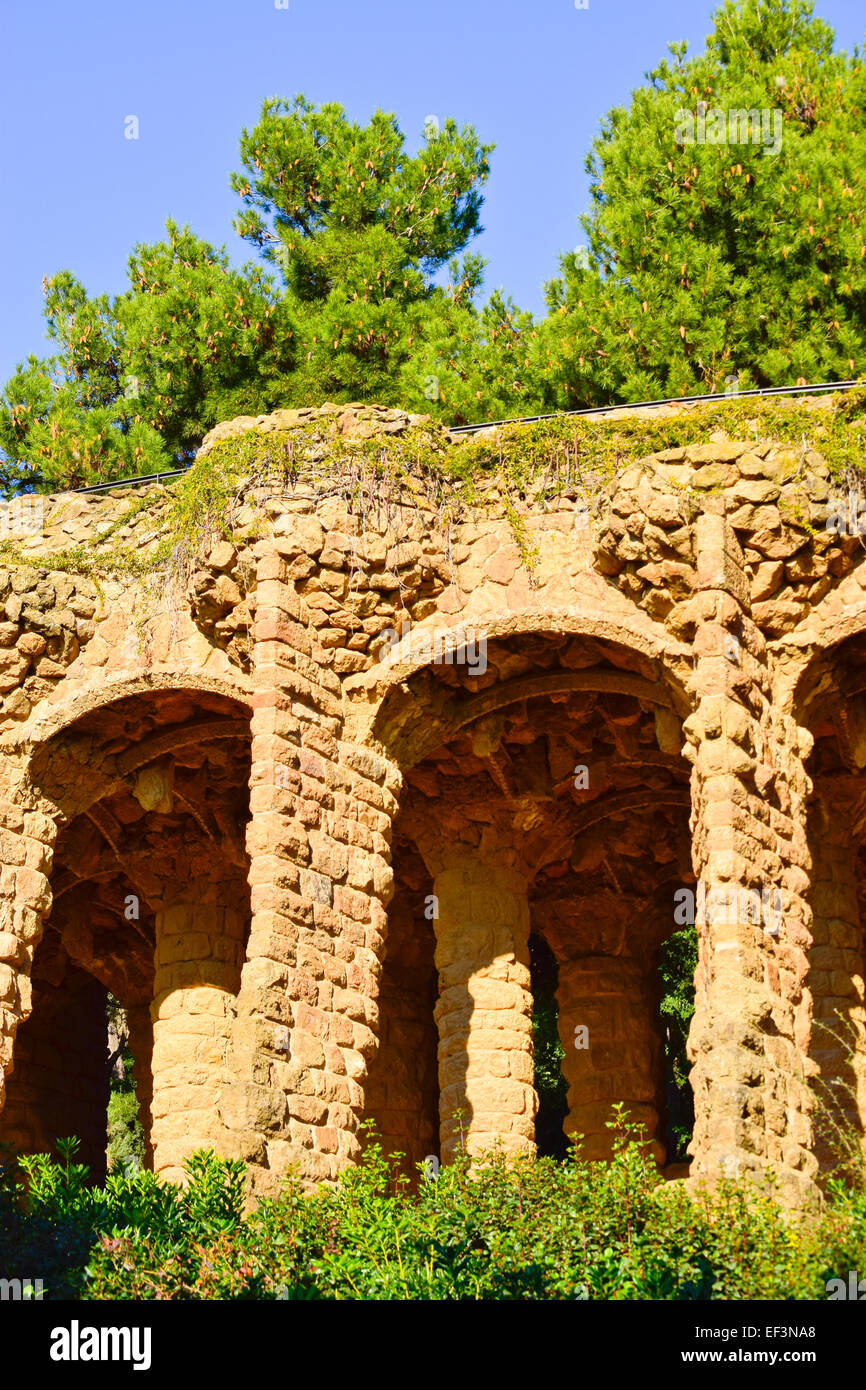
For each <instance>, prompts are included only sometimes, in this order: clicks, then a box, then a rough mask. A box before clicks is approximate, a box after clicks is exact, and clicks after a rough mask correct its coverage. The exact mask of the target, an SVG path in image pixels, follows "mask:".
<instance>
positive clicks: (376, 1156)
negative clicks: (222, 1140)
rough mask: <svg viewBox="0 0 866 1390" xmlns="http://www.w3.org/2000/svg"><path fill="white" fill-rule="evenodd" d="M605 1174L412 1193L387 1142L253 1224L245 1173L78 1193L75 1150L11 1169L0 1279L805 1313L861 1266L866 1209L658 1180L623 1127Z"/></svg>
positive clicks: (856, 1194) (145, 1180)
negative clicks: (725, 1305) (728, 1306)
mask: <svg viewBox="0 0 866 1390" xmlns="http://www.w3.org/2000/svg"><path fill="white" fill-rule="evenodd" d="M612 1124H613V1125H614V1127H615V1128H616V1130H617V1134H616V1143H615V1154H614V1157H613V1159H612V1161H611V1162H610V1163H608V1164H602V1163H590V1162H587V1161H584V1160H582V1159H581V1158H580V1157H579V1155H572V1156H571V1157H570V1158H569V1159H568V1160H567V1161H565V1162H556V1161H555V1160H553V1159H549V1158H542V1159H535V1160H527V1159H522V1160H508V1161H507V1160H506V1159H505V1158H504V1157H502V1156H501V1155H500V1156H496V1155H493V1156H491V1159H490V1161H489V1162H488V1163H487V1164H486V1166H484V1167H483V1168H480V1169H479V1168H476V1169H475V1170H474V1171H473V1172H472V1174H471V1175H470V1174H469V1172H468V1169H467V1164H466V1162H465V1160H463V1159H462V1158H461V1159H458V1160H457V1161H455V1162H454V1163H452V1164H450V1165H449V1166H447V1167H445V1168H443V1169H442V1170H441V1171H440V1174H439V1176H438V1178H436V1179H435V1180H432V1181H420V1182H418V1183H414V1182H411V1181H410V1180H408V1179H407V1178H406V1177H405V1176H402V1175H401V1173H400V1170H399V1161H398V1160H397V1159H396V1157H395V1156H393V1155H392V1156H390V1157H387V1156H386V1155H385V1154H384V1153H383V1151H382V1149H381V1147H380V1146H379V1145H378V1144H377V1143H376V1142H371V1143H369V1144H368V1145H367V1147H366V1149H365V1153H364V1157H363V1160H362V1161H361V1163H360V1164H359V1165H358V1166H357V1167H355V1168H352V1169H350V1170H348V1171H346V1172H345V1173H343V1174H342V1175H341V1177H340V1178H339V1180H338V1181H337V1182H336V1183H334V1184H332V1185H330V1186H328V1187H322V1188H320V1189H319V1190H318V1191H316V1192H315V1193H314V1194H312V1195H304V1193H303V1191H302V1189H301V1185H300V1183H299V1182H298V1181H297V1180H295V1179H289V1180H287V1181H286V1183H285V1186H284V1190H283V1192H282V1194H281V1195H280V1196H279V1197H278V1198H275V1199H267V1200H264V1201H262V1202H261V1203H260V1205H259V1206H258V1208H257V1209H256V1210H255V1211H254V1212H252V1213H250V1214H248V1215H246V1216H245V1215H244V1214H243V1203H244V1171H243V1165H242V1164H240V1163H238V1162H233V1161H227V1160H224V1159H218V1158H216V1157H215V1156H214V1155H213V1154H212V1153H210V1152H202V1153H198V1154H196V1155H194V1156H193V1157H192V1158H191V1159H190V1160H189V1162H188V1164H187V1172H188V1177H189V1181H188V1185H187V1186H186V1187H185V1188H179V1187H175V1186H173V1185H171V1184H166V1183H161V1182H160V1181H159V1180H158V1179H157V1178H155V1177H154V1176H153V1174H151V1173H138V1174H136V1175H135V1176H134V1177H121V1176H118V1175H115V1176H113V1177H110V1178H109V1179H108V1180H107V1182H106V1184H105V1187H104V1188H102V1189H96V1188H92V1187H89V1186H88V1184H87V1172H86V1169H84V1168H83V1167H82V1166H81V1165H76V1164H74V1163H73V1162H72V1158H73V1156H74V1141H67V1143H66V1146H65V1152H63V1153H61V1160H60V1162H55V1161H53V1160H51V1159H50V1158H48V1157H47V1156H46V1155H38V1156H37V1157H30V1158H26V1159H20V1160H18V1162H17V1163H14V1162H7V1163H6V1164H5V1165H4V1166H3V1167H2V1168H0V1268H3V1270H4V1272H5V1273H6V1274H7V1277H8V1276H10V1275H11V1276H15V1275H27V1276H32V1277H40V1278H43V1279H44V1280H45V1283H46V1292H47V1296H48V1297H49V1298H58V1297H64V1296H66V1297H70V1296H71V1297H80V1298H91V1299H210V1298H218V1299H237V1298H240V1299H275V1298H286V1299H290V1300H299V1299H326V1300H332V1299H400V1300H402V1299H436V1300H439V1299H445V1300H452V1299H457V1300H479V1299H480V1300H494V1299H530V1300H562V1299H583V1298H590V1299H666V1300H674V1299H676V1300H683V1299H688V1300H704V1299H747V1298H757V1299H807V1298H823V1297H825V1296H826V1281H827V1279H829V1278H831V1277H834V1276H836V1275H840V1274H842V1275H846V1274H847V1271H848V1270H850V1269H862V1268H863V1267H864V1265H866V1195H864V1192H863V1190H862V1189H857V1188H856V1187H855V1188H852V1187H848V1186H843V1185H842V1183H841V1182H836V1183H834V1184H831V1188H830V1192H829V1196H828V1202H827V1205H826V1208H825V1210H824V1211H823V1212H822V1213H821V1214H820V1215H818V1216H815V1215H812V1216H804V1215H794V1214H791V1213H786V1212H785V1211H784V1210H783V1209H782V1208H780V1207H779V1206H778V1205H777V1204H776V1203H775V1202H774V1201H773V1200H772V1198H771V1197H770V1196H769V1195H767V1194H762V1193H760V1192H758V1191H757V1190H756V1189H755V1188H754V1187H752V1186H749V1185H748V1184H746V1183H741V1182H737V1181H733V1180H730V1181H725V1182H723V1183H721V1184H719V1185H718V1186H717V1187H716V1188H715V1189H714V1191H713V1192H712V1193H710V1192H708V1191H707V1192H702V1193H696V1192H694V1191H691V1190H689V1189H688V1188H687V1187H686V1186H685V1185H683V1184H680V1183H665V1182H663V1181H662V1179H661V1178H660V1176H659V1174H658V1171H657V1169H656V1168H655V1165H654V1164H653V1162H652V1161H651V1160H650V1159H649V1158H648V1157H647V1155H646V1145H645V1144H644V1143H643V1142H642V1141H641V1140H639V1139H638V1138H637V1135H636V1132H635V1130H634V1128H633V1127H632V1126H630V1125H628V1124H627V1123H626V1121H625V1119H624V1117H623V1115H622V1113H621V1112H620V1113H619V1114H618V1116H617V1118H616V1119H615V1120H614V1121H613V1122H612Z"/></svg>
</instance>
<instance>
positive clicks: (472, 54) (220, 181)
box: [0, 0, 866, 381]
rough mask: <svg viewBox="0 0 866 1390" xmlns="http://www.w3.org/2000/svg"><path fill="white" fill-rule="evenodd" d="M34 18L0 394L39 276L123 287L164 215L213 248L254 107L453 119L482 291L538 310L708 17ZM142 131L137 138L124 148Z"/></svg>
mask: <svg viewBox="0 0 866 1390" xmlns="http://www.w3.org/2000/svg"><path fill="white" fill-rule="evenodd" d="M277 3H283V0H141V2H140V3H138V4H129V3H123V0H76V2H75V3H71V0H29V3H23V4H16V5H12V4H7V6H6V7H5V13H4V15H3V18H2V20H0V43H2V49H3V53H4V64H3V85H2V91H0V113H2V123H0V132H2V133H0V149H2V171H3V195H4V196H3V214H2V216H0V308H2V317H0V325H2V326H0V381H5V379H6V378H7V376H8V375H9V373H10V372H11V371H12V369H13V368H14V366H15V363H16V362H17V361H19V360H21V359H22V358H24V357H26V355H27V353H28V352H35V353H37V354H40V355H41V354H42V353H43V352H45V351H46V344H45V338H44V326H43V321H42V317H41V311H42V289H41V282H42V277H43V276H44V275H50V274H52V273H54V272H55V271H57V270H60V269H64V268H68V269H70V270H72V271H73V272H74V273H75V274H76V275H77V276H78V277H79V278H80V279H81V280H83V282H84V284H85V285H86V287H87V289H88V291H90V292H91V293H96V292H99V291H107V292H109V293H112V294H114V293H118V292H120V291H121V290H122V289H124V288H125V285H126V278H125V269H126V259H127V256H128V254H129V252H130V250H131V249H132V247H133V245H134V244H135V243H136V242H138V241H153V240H156V239H158V238H159V237H160V236H161V234H162V230H163V225H164V223H165V219H166V217H173V218H174V219H175V221H177V222H180V223H184V222H188V223H189V224H190V226H191V227H192V229H193V231H194V232H196V233H197V234H198V235H199V236H202V237H205V238H206V239H207V240H209V241H211V242H213V243H215V244H216V245H223V244H225V245H226V246H227V248H228V250H229V254H230V255H231V257H232V259H233V260H234V261H236V262H238V263H242V262H243V261H245V260H248V259H250V258H251V250H252V248H248V247H247V245H246V244H245V243H244V242H242V241H241V240H240V239H239V238H238V237H237V236H236V235H235V233H234V231H233V230H232V226H231V222H232V218H233V216H234V213H235V211H236V208H237V201H236V199H235V196H234V194H233V193H232V192H231V190H230V188H229V185H228V175H229V172H230V170H232V169H233V168H237V167H238V164H239V161H238V157H237V148H238V138H239V135H240V131H241V128H242V127H243V126H245V125H246V126H252V125H253V124H254V123H255V121H256V118H257V116H258V112H259V107H260V104H261V101H262V98H263V97H265V96H284V97H293V96H294V95H296V94H297V93H299V92H303V94H304V95H305V96H306V97H307V99H308V100H309V101H312V102H314V103H317V104H318V103H321V102H325V101H337V102H340V103H341V104H342V105H343V106H344V107H345V108H346V110H347V112H348V114H349V115H350V116H351V117H352V118H353V119H355V120H358V121H366V120H367V119H368V118H369V116H370V114H371V113H372V112H373V111H374V110H375V109H376V107H380V108H382V109H383V110H385V111H393V112H394V113H395V114H396V116H397V119H398V121H399V122H400V125H401V127H402V128H403V130H404V131H405V132H406V135H407V139H408V141H409V144H410V146H411V147H412V148H413V149H414V148H415V147H416V146H417V144H418V143H420V140H421V136H422V131H423V126H424V120H425V117H427V116H428V115H435V116H437V117H438V118H439V120H440V121H442V120H444V118H445V117H446V116H453V117H454V119H455V120H456V121H457V122H458V124H460V125H462V124H464V123H466V122H468V123H471V124H472V125H474V126H475V128H476V130H477V131H478V133H479V135H480V137H481V138H482V139H483V140H485V141H493V142H495V144H496V150H495V152H494V154H493V157H492V162H491V176H490V179H489V180H488V183H487V192H486V201H485V205H484V209H483V224H484V228H485V230H484V232H483V235H482V236H480V237H479V238H477V239H476V241H475V242H474V244H473V249H474V250H477V251H480V252H481V253H482V254H483V255H484V256H486V257H487V259H488V262H489V265H488V269H487V276H486V288H487V290H490V289H493V288H496V287H503V288H504V289H505V290H506V291H507V292H508V293H510V294H511V295H512V296H513V297H514V299H515V300H516V301H517V303H518V304H520V305H521V306H522V307H525V308H529V309H533V310H538V309H540V308H541V307H542V305H543V299H542V288H541V287H542V282H543V281H544V280H545V279H547V278H549V277H550V276H551V275H553V274H555V273H556V270H557V256H558V254H559V253H560V252H562V251H564V250H568V249H571V248H573V247H574V246H575V245H577V244H578V243H579V242H581V241H582V240H583V238H582V235H581V232H580V228H579V226H578V223H577V217H578V214H579V213H580V212H582V211H584V209H585V204H586V198H587V178H586V175H585V173H584V167H583V164H584V157H585V155H586V153H587V151H588V149H589V147H590V144H591V141H592V138H593V136H594V134H595V133H596V132H597V129H598V122H599V119H600V117H601V116H602V115H603V114H604V113H605V112H606V111H607V110H609V108H610V107H611V106H614V105H618V104H624V103H626V102H627V101H628V98H629V94H630V92H631V91H632V90H633V89H634V88H635V87H637V86H640V85H641V84H642V82H643V77H644V74H645V72H646V71H647V70H648V69H649V68H651V67H653V66H654V65H655V63H656V62H657V61H658V60H659V59H660V58H662V57H664V56H665V53H666V45H667V43H668V41H671V40H676V39H687V40H688V41H689V50H690V51H691V52H694V51H695V50H697V49H700V48H701V47H702V46H703V40H704V38H705V36H706V34H707V33H708V32H709V29H710V27H711V26H710V15H711V13H712V12H713V10H714V9H715V8H716V5H715V0H589V6H588V8H586V9H577V8H576V6H575V3H574V0H288V4H287V7H286V8H279V9H278V8H277ZM816 11H817V13H818V14H820V15H821V16H822V17H823V18H825V19H826V20H828V21H829V22H830V23H831V24H832V25H833V26H834V28H835V29H836V37H837V46H839V47H842V48H847V49H849V50H850V49H852V48H853V47H854V46H855V44H858V43H859V44H861V45H862V43H863V39H864V33H866V5H864V3H863V0H817V4H816ZM128 116H137V117H138V121H139V139H138V140H128V139H126V138H124V121H125V118H126V117H128Z"/></svg>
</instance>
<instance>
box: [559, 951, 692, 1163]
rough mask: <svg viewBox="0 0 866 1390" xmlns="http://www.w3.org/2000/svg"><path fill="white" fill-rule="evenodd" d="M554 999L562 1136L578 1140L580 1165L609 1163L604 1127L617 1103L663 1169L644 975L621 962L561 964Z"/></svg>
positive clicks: (609, 1138)
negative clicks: (560, 1053)
mask: <svg viewBox="0 0 866 1390" xmlns="http://www.w3.org/2000/svg"><path fill="white" fill-rule="evenodd" d="M556 997H557V1004H558V1007H559V1036H560V1040H561V1042H562V1046H563V1050H564V1052H565V1057H564V1059H563V1064H562V1070H563V1075H564V1076H565V1079H566V1081H567V1082H568V1106H569V1110H568V1116H567V1118H566V1120H565V1122H564V1125H563V1129H564V1131H565V1133H566V1134H567V1135H572V1134H582V1135H584V1136H585V1139H584V1142H583V1145H582V1147H581V1155H582V1157H584V1158H589V1159H597V1158H610V1156H611V1153H612V1145H613V1139H614V1135H613V1133H612V1131H611V1130H609V1129H607V1127H606V1125H607V1122H608V1121H609V1120H610V1119H611V1106H612V1105H614V1104H616V1103H617V1102H618V1101H622V1102H623V1103H624V1104H625V1106H626V1107H627V1109H628V1118H629V1120H630V1121H632V1122H633V1123H639V1124H642V1125H643V1126H644V1130H645V1133H646V1137H647V1138H648V1139H651V1140H652V1141H653V1147H652V1151H651V1152H652V1154H653V1157H654V1158H655V1159H656V1162H658V1163H663V1162H664V1159H665V1149H664V1145H663V1144H662V1142H661V1135H662V1123H661V1104H662V1074H661V1041H660V1038H659V1027H658V1019H657V1014H656V1008H655V1004H656V1001H655V999H654V997H653V993H652V987H651V982H650V980H649V979H648V978H647V976H646V973H645V972H644V971H643V970H642V969H641V967H640V965H639V964H638V962H637V961H635V960H631V959H629V958H628V957H626V956H604V955H599V956H580V957H578V958H577V959H572V960H564V961H560V962H559V987H558V989H557V996H556ZM584 1029H585V1030H586V1031H585V1032H583V1031H578V1030H584Z"/></svg>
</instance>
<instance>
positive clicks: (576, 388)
mask: <svg viewBox="0 0 866 1390" xmlns="http://www.w3.org/2000/svg"><path fill="white" fill-rule="evenodd" d="M812 10H813V6H812V4H811V0H772V3H766V0H724V3H723V4H722V5H721V7H720V8H719V10H718V11H717V12H716V14H715V16H714V20H715V27H714V29H713V32H712V33H711V34H710V36H709V38H708V41H707V47H706V50H705V52H703V53H701V54H700V55H699V56H697V57H695V58H692V59H686V56H685V54H686V45H685V44H683V43H680V44H670V45H669V46H668V47H669V51H670V54H671V60H670V61H668V60H665V61H663V62H661V63H659V65H658V66H657V67H656V68H654V69H653V71H652V72H650V73H649V74H647V76H648V80H649V84H650V85H648V86H646V87H643V88H641V89H640V90H638V91H636V92H635V93H634V95H633V97H632V102H631V106H630V107H629V108H628V109H625V108H622V107H619V108H615V109H614V110H613V111H611V112H610V114H609V115H608V116H607V117H606V119H605V120H604V121H603V123H602V131H601V134H600V136H599V137H598V139H597V140H596V141H595V143H594V146H593V151H592V153H591V155H590V156H589V157H588V159H587V163H586V167H587V172H588V173H589V174H590V175H591V176H592V180H593V182H592V187H591V196H592V207H591V210H590V212H589V214H588V215H587V216H585V217H583V218H582V219H581V222H582V225H583V228H584V231H585V233H586V236H587V238H588V247H587V248H586V250H585V252H584V253H583V254H578V253H575V252H572V253H570V254H569V255H567V256H565V257H564V258H563V260H562V273H561V276H560V277H559V278H558V279H556V280H554V281H552V282H551V283H550V284H549V286H548V304H549V307H550V311H551V312H550V317H549V318H548V319H547V320H546V321H545V324H544V332H543V334H542V335H541V336H542V339H543V343H542V346H541V359H542V363H543V371H544V375H545V378H546V383H547V385H546V391H547V398H548V400H549V401H550V402H551V403H556V404H559V405H572V406H578V405H582V404H584V403H596V402H609V401H625V400H632V401H640V400H648V399H655V398H658V397H665V396H678V395H684V394H687V393H696V392H711V391H724V390H725V389H726V382H727V381H728V378H736V379H737V384H738V386H739V388H740V389H745V388H746V387H750V386H767V385H770V386H781V385H796V384H798V383H807V382H812V381H826V380H846V379H848V378H853V377H856V376H857V375H858V374H859V373H862V371H863V360H864V346H866V234H864V224H866V220H864V202H866V183H864V171H866V72H864V69H863V63H862V57H861V56H860V55H859V54H858V53H856V52H855V54H854V56H853V57H851V56H846V55H845V54H843V53H834V52H833V49H832V41H833V32H832V30H831V29H830V27H829V26H828V25H827V24H825V23H824V22H823V21H822V20H820V19H816V18H813V15H812ZM701 103H702V104H703V105H702V106H700V104H701ZM699 106H700V110H701V111H702V112H703V115H704V118H705V120H704V127H703V134H704V135H705V137H706V139H705V140H704V141H703V142H700V141H699V140H698V135H699V133H700V128H699V126H698V124H697V118H698V114H699ZM704 108H705V109H704ZM737 110H741V111H744V112H747V111H749V110H752V111H755V112H756V113H758V112H761V111H765V112H766V113H767V117H766V133H767V136H768V137H769V138H768V139H767V141H766V142H764V139H763V134H764V131H763V127H760V139H759V142H758V143H757V144H756V143H754V142H753V141H750V142H749V143H730V140H731V136H732V130H731V122H730V118H729V115H728V113H730V112H731V111H737ZM713 111H721V112H723V113H724V115H725V121H724V125H722V124H721V122H720V121H719V119H718V118H717V117H714V118H713V119H712V120H710V115H711V113H712V112H713ZM775 112H778V113H779V116H778V118H777V117H776V116H775V114H774V113H775ZM684 116H686V117H687V118H688V119H686V120H684V119H683V117H684ZM777 119H778V126H777V124H776V122H777ZM752 129H753V131H754V130H755V129H756V127H755V126H754V125H753V127H752ZM777 129H778V130H779V131H780V141H779V142H777V141H776V139H775V138H774V136H775V131H776V130H777ZM744 133H745V132H744V131H743V130H741V128H740V126H739V122H738V123H737V126H736V127H735V129H734V131H733V134H734V135H735V136H740V135H742V134H744ZM690 134H692V135H694V142H693V143H691V142H689V141H688V139H687V137H688V136H689V135H690ZM678 136H679V137H680V138H679V139H678V138H677V137H678ZM720 136H724V137H725V139H726V141H727V142H726V143H719V137H720ZM777 143H778V148H776V146H777Z"/></svg>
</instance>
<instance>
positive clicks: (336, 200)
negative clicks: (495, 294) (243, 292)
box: [232, 96, 493, 405]
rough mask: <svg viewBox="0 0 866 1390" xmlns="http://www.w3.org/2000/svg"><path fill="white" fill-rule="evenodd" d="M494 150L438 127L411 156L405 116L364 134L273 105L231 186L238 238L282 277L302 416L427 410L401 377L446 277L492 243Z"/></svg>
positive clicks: (332, 118) (430, 128)
mask: <svg viewBox="0 0 866 1390" xmlns="http://www.w3.org/2000/svg"><path fill="white" fill-rule="evenodd" d="M492 148H493V147H492V146H491V145H482V144H481V143H480V142H479V140H478V138H477V136H476V134H475V132H474V131H473V130H472V129H471V127H465V128H464V129H463V130H462V131H459V130H458V129H457V126H456V124H455V122H454V121H453V120H446V121H445V122H444V124H443V125H442V126H441V128H440V127H439V124H438V122H435V121H432V122H430V123H429V124H428V125H427V127H426V128H425V134H424V144H423V146H422V148H421V150H420V151H419V153H418V154H417V155H415V156H410V155H409V154H408V153H407V151H406V148H405V136H404V135H403V132H402V131H401V130H400V127H399V125H398V124H397V121H396V119H395V117H394V116H393V115H386V114H385V113H384V112H382V111H377V112H375V114H374V115H373V117H372V119H371V120H370V122H369V124H368V125H366V126H360V125H357V124H355V123H353V122H350V121H349V120H348V119H347V117H346V114H345V112H344V110H343V108H342V107H341V106H338V105H336V104H328V105H325V106H322V107H320V108H316V107H313V106H311V105H310V104H309V103H308V102H306V101H305V99H304V98H303V96H299V97H297V98H296V99H295V101H294V102H293V103H291V104H290V103H288V102H286V101H282V100H277V99H272V100H268V101H265V102H264V104H263V106H262V112H261V118H260V120H259V122H258V124H257V125H256V127H255V128H254V129H253V130H252V131H246V130H245V131H244V132H243V135H242V138H241V157H242V161H243V165H244V168H243V171H242V172H240V173H235V174H233V175H232V186H233V188H234V189H235V191H236V192H237V193H239V194H240V195H241V198H242V201H243V203H244V211H243V212H242V213H241V214H240V216H239V217H238V218H237V220H236V222H235V227H236V230H237V231H238V232H239V233H240V235H241V236H243V237H245V238H247V239H248V240H249V241H250V242H252V244H253V245H255V246H256V247H258V248H259V249H260V250H261V251H262V254H263V255H264V256H265V258H266V259H268V260H270V261H272V262H273V263H274V264H275V265H277V266H279V267H280V269H281V270H282V272H283V278H284V282H285V293H286V298H287V301H288V303H289V305H290V307H291V312H292V314H293V316H294V318H295V321H296V322H297V323H298V325H299V329H298V334H299V343H298V359H297V369H296V371H295V373H294V375H293V378H292V384H291V391H292V403H294V404H308V403H310V402H319V401H322V400H325V399H330V400H335V401H351V400H366V401H379V402H382V403H386V404H389V403H393V404H401V405H405V404H412V403H416V404H421V403H422V402H423V401H424V400H425V398H424V397H423V396H422V397H421V400H420V401H416V402H407V401H406V400H405V399H400V392H399V389H398V373H399V372H400V371H401V369H402V368H403V367H404V366H405V365H406V364H407V363H408V362H410V361H411V359H412V357H413V355H415V354H417V352H418V348H419V345H420V343H421V342H422V340H423V339H424V337H425V335H427V334H429V332H430V331H431V328H435V325H436V324H437V323H438V321H439V317H440V315H441V313H442V312H443V311H445V310H446V307H447V306H446V297H445V295H444V294H443V292H442V291H441V290H440V289H438V288H437V287H436V286H435V284H434V283H433V277H434V276H435V274H436V272H437V271H438V270H439V269H440V268H441V267H442V266H444V265H446V264H447V263H448V262H449V260H451V259H452V258H453V257H455V256H456V255H457V254H458V253H459V252H461V251H463V250H464V248H465V247H466V246H467V244H468V243H469V241H470V240H471V239H472V238H473V237H474V236H475V235H477V233H478V232H479V230H480V220H479V214H480V209H481V186H482V184H483V183H484V181H485V179H486V177H487V172H488V155H489V154H490V152H491V150H492ZM404 384H405V378H404Z"/></svg>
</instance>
